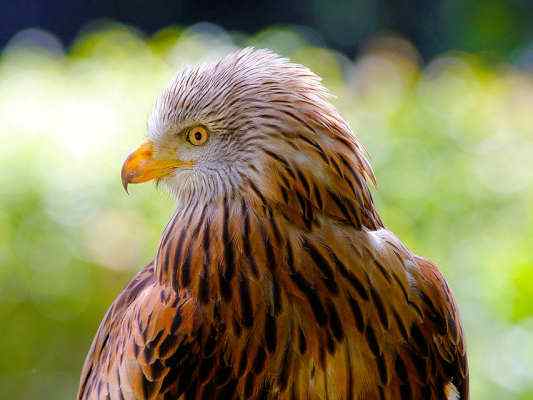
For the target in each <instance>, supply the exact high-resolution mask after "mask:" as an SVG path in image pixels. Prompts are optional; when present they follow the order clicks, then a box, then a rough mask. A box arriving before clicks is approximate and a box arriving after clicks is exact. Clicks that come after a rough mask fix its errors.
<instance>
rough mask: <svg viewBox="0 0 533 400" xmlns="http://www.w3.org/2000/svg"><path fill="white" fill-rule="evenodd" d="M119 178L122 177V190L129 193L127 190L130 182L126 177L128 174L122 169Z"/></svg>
mask: <svg viewBox="0 0 533 400" xmlns="http://www.w3.org/2000/svg"><path fill="white" fill-rule="evenodd" d="M121 178H122V187H123V188H124V191H125V192H126V194H130V192H128V184H129V183H130V181H129V179H128V174H127V173H125V171H124V170H122V174H121Z"/></svg>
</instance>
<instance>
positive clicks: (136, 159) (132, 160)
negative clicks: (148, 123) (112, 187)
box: [121, 141, 194, 193]
mask: <svg viewBox="0 0 533 400" xmlns="http://www.w3.org/2000/svg"><path fill="white" fill-rule="evenodd" d="M193 165H194V163H193V162H192V161H181V160H177V159H174V160H163V159H162V160H159V159H155V158H154V144H153V143H152V142H150V141H146V142H144V143H143V144H141V146H139V148H138V149H136V150H135V151H134V152H133V153H131V154H130V155H129V156H128V158H126V161H124V165H122V173H121V177H122V186H124V190H126V193H128V185H129V184H130V183H142V182H147V181H151V180H153V179H158V178H163V177H165V176H168V175H170V174H172V173H173V172H174V171H175V170H176V169H177V168H183V167H192V166H193Z"/></svg>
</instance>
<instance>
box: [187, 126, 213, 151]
mask: <svg viewBox="0 0 533 400" xmlns="http://www.w3.org/2000/svg"><path fill="white" fill-rule="evenodd" d="M207 139H209V133H208V132H207V129H205V128H204V127H203V126H195V127H194V128H191V129H190V130H189V133H188V134H187V141H188V142H189V143H190V144H192V145H194V146H201V145H202V144H204V143H205V142H207Z"/></svg>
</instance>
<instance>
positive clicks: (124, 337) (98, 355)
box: [78, 263, 200, 399]
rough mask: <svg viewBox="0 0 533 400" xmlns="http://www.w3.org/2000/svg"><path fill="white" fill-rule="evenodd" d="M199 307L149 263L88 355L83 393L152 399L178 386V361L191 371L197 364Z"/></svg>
mask: <svg viewBox="0 0 533 400" xmlns="http://www.w3.org/2000/svg"><path fill="white" fill-rule="evenodd" d="M197 311H198V307H197V304H196V303H195V302H194V300H193V299H191V297H190V296H189V295H188V294H187V293H186V292H175V291H173V290H171V289H168V288H164V287H162V286H161V285H159V283H158V282H157V277H156V276H155V272H154V265H153V263H151V264H149V265H148V266H146V267H145V268H144V269H143V270H142V271H140V272H139V273H138V274H137V275H136V276H135V277H134V278H133V279H132V280H131V281H130V282H129V283H128V285H127V286H126V287H125V288H124V290H123V291H122V292H121V293H120V294H119V296H118V297H117V298H116V300H115V301H114V302H113V304H112V305H111V306H110V308H109V309H108V311H107V312H106V314H105V316H104V318H103V320H102V322H101V324H100V327H99V328H98V332H97V334H96V336H95V338H94V340H93V343H92V345H91V348H90V350H89V353H88V355H87V358H86V360H85V364H84V367H83V370H82V375H81V379H80V388H79V392H78V398H79V399H92V398H107V397H106V396H110V397H111V398H115V397H116V398H151V397H150V396H151V395H152V394H153V393H155V392H166V391H172V390H176V388H175V386H176V384H177V383H179V379H178V378H179V377H178V376H172V374H173V373H175V372H178V371H176V369H175V366H176V365H180V366H181V367H182V368H181V370H182V371H187V365H188V363H192V364H194V363H195V359H193V356H194V354H195V349H194V348H193V344H192V343H191V341H192V339H193V338H194V336H195V335H194V334H193V331H194V330H195V329H199V328H198V326H199V325H200V319H199V318H200V317H199V316H200V313H198V312H197ZM196 350H198V349H196ZM191 367H192V366H191Z"/></svg>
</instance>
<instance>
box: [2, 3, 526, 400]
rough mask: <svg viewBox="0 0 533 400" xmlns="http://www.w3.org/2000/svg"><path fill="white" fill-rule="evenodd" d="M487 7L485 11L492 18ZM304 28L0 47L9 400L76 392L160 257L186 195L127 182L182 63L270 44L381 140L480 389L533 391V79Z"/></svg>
mask: <svg viewBox="0 0 533 400" xmlns="http://www.w3.org/2000/svg"><path fill="white" fill-rule="evenodd" d="M493 11H494V10H492V11H491V10H490V9H488V10H487V11H486V12H493ZM309 43H310V41H309V40H308V38H307V37H306V31H305V30H302V29H300V28H299V29H293V28H291V27H271V28H269V29H266V30H263V31H261V32H259V33H257V34H255V35H253V36H246V35H243V34H240V33H235V32H225V31H224V30H222V29H221V28H219V27H218V26H215V25H211V24H206V23H203V24H198V25H194V26H192V27H188V28H180V27H171V28H167V29H164V30H162V31H160V32H158V33H156V34H155V35H153V36H151V37H145V36H143V35H142V34H140V33H139V32H137V31H135V30H133V29H131V28H129V27H126V26H122V25H116V24H107V25H95V26H92V27H91V28H90V29H87V30H85V31H84V32H83V33H82V34H81V35H80V37H79V38H78V40H77V41H76V42H75V44H74V45H73V46H72V47H71V48H70V49H68V50H65V49H63V47H62V45H61V43H60V42H59V41H58V40H57V39H56V38H55V37H54V36H53V35H50V34H49V33H47V32H43V31H39V30H27V31H23V32H21V33H19V34H17V35H16V36H15V37H14V38H13V39H12V40H11V42H10V43H9V44H8V46H7V47H6V48H5V49H4V51H3V53H2V55H1V58H0V139H1V143H2V145H1V146H0V168H1V171H2V173H1V174H0V317H1V319H2V322H3V323H2V334H1V335H0V353H1V354H2V357H1V358H0V398H6V399H12V398H17V399H34V398H49V399H71V398H72V397H73V394H74V393H75V391H76V387H77V383H78V377H79V371H80V368H81V365H82V362H83V359H84V356H85V354H86V352H87V350H88V348H89V344H90V341H91V339H92V336H93V335H94V333H95V330H96V328H97V326H98V323H99V321H100V319H101V317H102V316H103V313H104V312H105V310H106V308H107V307H108V306H109V304H110V303H111V302H112V300H113V299H114V297H115V296H116V295H117V293H118V292H119V291H120V290H121V288H122V287H123V285H124V284H125V283H126V282H127V281H128V279H129V278H130V277H131V276H132V275H133V274H134V273H135V271H137V270H138V269H140V268H141V267H142V266H143V265H144V264H146V263H147V262H148V261H149V260H150V259H151V257H152V256H153V254H154V252H155V249H156V246H157V243H158V239H159V236H160V232H161V231H162V229H163V227H164V225H165V223H166V222H167V220H168V218H169V216H170V215H171V212H172V211H173V205H172V201H171V200H170V199H169V198H168V196H166V195H165V194H161V193H158V191H156V190H154V188H153V187H151V186H150V185H145V186H141V187H134V188H132V189H133V190H132V191H133V194H132V195H131V196H130V197H127V196H126V195H125V194H124V192H123V190H122V188H121V185H120V178H119V175H120V167H121V164H122V160H123V159H124V157H125V155H126V154H127V153H128V151H129V150H130V149H132V148H133V147H134V146H136V144H138V143H139V141H140V140H141V139H142V136H143V134H144V130H145V127H146V119H147V116H148V113H149V111H150V108H151V106H152V104H153V101H154V99H155V96H156V95H157V93H158V92H159V90H161V88H162V87H163V86H164V85H165V83H166V82H167V80H168V79H170V77H171V76H172V75H173V73H174V72H175V70H176V69H177V68H179V67H181V66H183V65H185V64H187V63H191V62H197V61H199V60H201V59H206V58H212V57H216V56H218V55H220V54H224V53H226V52H228V51H229V50H230V49H232V48H234V47H240V46H244V45H254V46H257V47H265V46H266V47H270V48H273V49H274V50H276V51H278V52H280V53H281V54H283V55H286V56H289V57H291V58H292V59H293V60H295V61H298V62H301V63H304V64H306V65H308V66H309V67H311V68H312V69H313V70H315V71H316V72H317V73H319V74H320V75H322V76H323V78H324V82H325V84H326V85H327V86H328V87H329V88H330V89H331V90H332V91H333V92H334V93H335V94H336V96H337V98H336V99H335V104H336V105H337V106H338V108H339V109H340V111H341V112H342V114H343V115H344V116H345V117H346V118H347V119H348V120H349V121H350V123H351V124H352V127H353V128H354V130H355V131H356V132H357V134H358V135H359V137H360V138H361V139H362V141H363V142H364V143H365V144H366V145H367V147H368V150H369V153H370V155H371V159H372V161H373V165H374V167H375V171H376V175H377V177H378V182H379V188H378V191H377V194H376V195H377V201H378V203H379V207H380V209H381V211H382V214H383V217H384V220H385V222H386V223H387V225H388V226H389V227H390V228H391V229H392V230H393V231H395V232H396V233H397V234H398V235H399V236H400V237H401V238H402V239H403V240H404V241H405V242H406V243H407V244H408V245H409V246H410V247H411V248H412V249H413V250H415V251H416V252H417V253H419V254H423V255H425V256H427V257H429V258H431V259H433V260H434V261H436V262H438V263H439V265H440V266H441V268H442V270H443V271H444V273H445V274H446V276H447V277H448V279H449V282H450V286H451V287H452V288H453V289H454V291H455V294H456V295H457V298H458V301H459V304H460V308H461V311H462V317H463V320H464V324H465V330H466V334H467V341H468V348H469V353H470V363H471V382H472V398H473V399H520V400H524V399H533V373H532V371H533V254H532V251H531V247H532V245H533V244H532V238H533V223H532V219H533V207H532V204H533V202H532V201H533V168H532V164H531V160H532V157H533V75H532V74H531V73H527V72H525V71H522V70H520V69H518V68H516V67H513V66H512V65H489V64H487V62H486V61H485V60H484V59H482V58H480V57H479V56H476V55H475V54H466V53H446V54H442V55H441V56H439V57H437V58H435V59H433V60H432V61H431V62H429V63H428V64H427V65H421V64H420V57H419V55H418V53H417V50H416V49H415V48H414V47H413V46H412V45H411V44H410V43H409V42H407V41H406V40H404V39H402V38H399V37H396V36H393V35H389V36H377V37H373V38H371V39H370V40H369V41H368V43H367V44H366V46H365V47H364V48H365V50H364V52H363V53H362V54H361V56H360V57H359V58H358V59H356V60H350V59H348V58H346V57H345V56H343V55H342V54H340V53H337V52H335V51H332V50H329V49H327V48H316V47H312V46H311V45H310V44H309Z"/></svg>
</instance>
